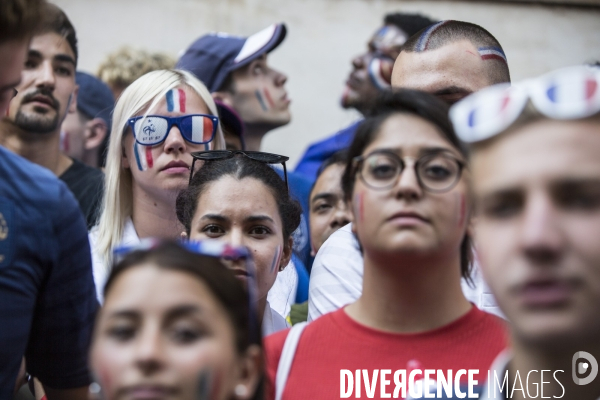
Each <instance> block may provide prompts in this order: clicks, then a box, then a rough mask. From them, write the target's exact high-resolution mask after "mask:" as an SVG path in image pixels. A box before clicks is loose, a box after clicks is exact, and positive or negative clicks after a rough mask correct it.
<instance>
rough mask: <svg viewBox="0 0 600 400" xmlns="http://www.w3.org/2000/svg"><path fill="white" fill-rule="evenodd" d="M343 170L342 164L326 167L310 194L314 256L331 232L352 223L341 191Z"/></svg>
mask: <svg viewBox="0 0 600 400" xmlns="http://www.w3.org/2000/svg"><path fill="white" fill-rule="evenodd" d="M344 168H345V166H344V165H343V164H333V165H330V166H329V167H327V168H326V169H325V170H324V171H323V172H322V173H321V175H319V178H318V179H317V181H316V182H315V186H314V188H313V190H312V192H311V193H310V224H309V225H310V240H311V243H312V248H313V251H314V253H315V254H316V252H317V251H319V249H320V248H321V246H322V245H323V243H325V241H326V240H327V238H328V237H329V236H331V234H332V233H333V232H335V231H337V230H338V229H340V228H341V227H342V226H344V225H346V224H348V223H349V222H351V221H352V212H351V211H350V208H349V207H348V204H347V203H346V202H345V201H344V192H343V191H342V182H341V180H342V174H343V173H344Z"/></svg>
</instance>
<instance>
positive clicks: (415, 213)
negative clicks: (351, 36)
mask: <svg viewBox="0 0 600 400" xmlns="http://www.w3.org/2000/svg"><path fill="white" fill-rule="evenodd" d="M447 114H448V106H447V105H445V104H444V103H442V102H441V101H439V100H437V99H436V98H434V97H433V96H431V95H429V94H426V93H422V92H418V91H412V90H401V91H398V92H395V93H391V92H390V93H386V94H384V95H382V97H381V98H380V99H379V100H378V102H377V103H376V105H375V107H374V110H373V112H372V114H371V115H370V116H368V117H367V118H366V119H365V120H364V122H363V123H362V124H361V125H360V127H359V128H358V130H357V132H356V136H355V138H354V141H353V143H352V145H351V146H350V149H349V154H348V163H347V165H346V169H345V172H344V175H343V177H342V186H343V189H344V195H345V197H346V199H347V200H348V201H350V203H351V206H352V209H353V216H354V219H353V221H354V222H353V224H352V231H353V233H354V234H355V235H356V236H357V237H358V239H359V241H360V244H361V246H362V251H363V256H364V279H363V290H362V295H361V296H360V297H359V299H358V300H357V301H356V302H354V303H351V304H349V305H348V306H346V307H344V308H342V309H340V310H338V311H335V312H332V313H329V314H326V315H324V316H322V317H320V318H319V319H317V320H315V321H313V322H312V323H311V324H309V325H307V326H305V329H304V326H302V325H296V326H295V327H294V328H292V330H291V332H290V333H288V332H281V333H277V334H275V335H273V336H271V337H270V338H268V339H267V341H266V343H265V351H266V354H267V376H268V380H269V382H270V384H271V385H270V387H269V388H268V398H270V399H273V398H276V399H308V398H311V399H312V398H328V399H329V398H338V397H352V398H354V397H359V393H362V395H363V396H365V397H371V398H385V397H391V396H392V395H393V397H398V396H400V397H401V398H407V397H408V396H410V398H415V397H420V396H419V391H420V394H421V395H424V394H425V396H424V397H431V396H429V395H428V393H432V394H436V392H437V394H438V396H439V394H440V392H439V391H437V390H439V389H437V390H436V388H439V386H438V385H437V384H436V383H437V381H438V380H439V379H440V378H443V379H444V380H445V381H448V380H450V385H449V386H448V387H447V388H442V392H443V393H442V395H446V396H447V397H446V398H448V397H452V396H457V397H461V398H462V397H465V396H462V394H465V393H467V391H476V390H477V388H473V386H477V383H476V382H474V380H477V381H478V382H480V383H483V381H485V379H486V378H487V376H486V371H487V369H488V367H489V366H490V365H491V363H492V362H493V360H494V358H495V356H497V355H498V353H499V352H501V351H502V350H503V349H504V347H505V344H506V340H505V330H504V326H503V324H502V322H501V320H500V319H499V318H497V317H496V316H493V315H491V314H488V313H485V312H483V311H481V310H479V309H478V308H477V307H476V306H475V305H474V304H472V303H469V301H467V299H466V298H465V296H464V295H463V292H462V289H461V276H462V277H468V276H469V270H470V260H471V245H470V233H469V224H470V218H469V216H470V206H471V201H470V198H469V184H468V174H469V172H468V167H467V161H466V154H465V152H464V150H463V148H462V147H461V145H460V144H459V141H458V139H457V138H456V135H455V133H454V131H453V129H452V125H451V124H450V121H449V120H448V116H447ZM339 251H343V249H339ZM302 329H304V331H302ZM284 344H285V347H284ZM296 345H297V347H295V346H296ZM294 349H295V351H294ZM322 360H327V362H322ZM426 370H429V371H428V372H427V373H426ZM431 370H433V374H431ZM448 370H452V371H453V373H457V372H458V371H459V370H466V371H468V370H479V371H478V372H477V373H474V374H473V376H472V377H471V378H469V377H468V374H467V373H466V372H465V373H464V375H459V376H455V375H454V374H453V373H451V376H449V373H448ZM440 371H441V372H440ZM436 373H437V376H436ZM442 373H443V377H442V376H440V374H442ZM403 374H404V375H403ZM469 385H470V388H469ZM425 390H426V391H425ZM369 393H374V396H375V397H372V396H373V395H369ZM386 394H388V395H389V396H386ZM434 397H435V396H434Z"/></svg>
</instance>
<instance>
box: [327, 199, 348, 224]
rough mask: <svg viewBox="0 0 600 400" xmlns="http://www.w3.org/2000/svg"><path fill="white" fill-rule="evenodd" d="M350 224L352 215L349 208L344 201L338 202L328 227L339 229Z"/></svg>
mask: <svg viewBox="0 0 600 400" xmlns="http://www.w3.org/2000/svg"><path fill="white" fill-rule="evenodd" d="M350 222H352V213H351V212H350V208H349V207H348V205H347V204H346V202H345V201H343V200H340V203H339V204H338V206H337V207H336V209H335V212H334V213H333V215H332V218H331V222H330V224H329V226H330V227H331V228H332V229H339V228H341V227H342V226H344V225H348V224H349V223H350Z"/></svg>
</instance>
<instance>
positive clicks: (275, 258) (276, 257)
mask: <svg viewBox="0 0 600 400" xmlns="http://www.w3.org/2000/svg"><path fill="white" fill-rule="evenodd" d="M280 262H281V246H277V248H276V249H275V255H274V256H273V261H272V262H271V268H269V271H271V273H273V272H275V270H276V269H277V266H278V265H279V263H280Z"/></svg>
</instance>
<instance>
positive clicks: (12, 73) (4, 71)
mask: <svg viewBox="0 0 600 400" xmlns="http://www.w3.org/2000/svg"><path fill="white" fill-rule="evenodd" d="M28 47H29V39H21V40H8V41H2V42H0V60H2V62H0V118H2V117H4V116H5V115H6V111H7V110H8V105H9V104H10V101H11V99H12V98H13V96H14V94H15V93H14V89H15V88H16V87H17V86H19V83H20V82H21V71H22V70H23V65H25V60H26V57H27V49H28Z"/></svg>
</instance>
